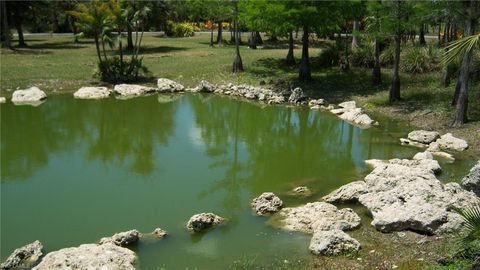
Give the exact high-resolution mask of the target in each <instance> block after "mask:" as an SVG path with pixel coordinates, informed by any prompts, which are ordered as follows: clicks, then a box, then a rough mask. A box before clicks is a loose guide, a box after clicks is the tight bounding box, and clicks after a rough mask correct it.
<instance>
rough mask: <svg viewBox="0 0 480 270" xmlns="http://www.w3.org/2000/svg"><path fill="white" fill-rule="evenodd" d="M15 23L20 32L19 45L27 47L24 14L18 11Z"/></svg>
mask: <svg viewBox="0 0 480 270" xmlns="http://www.w3.org/2000/svg"><path fill="white" fill-rule="evenodd" d="M14 23H15V28H17V33H18V46H19V47H26V46H27V43H25V38H24V37H23V27H22V16H21V15H20V14H18V12H16V13H15V16H14Z"/></svg>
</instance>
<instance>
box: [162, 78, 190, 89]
mask: <svg viewBox="0 0 480 270" xmlns="http://www.w3.org/2000/svg"><path fill="white" fill-rule="evenodd" d="M157 87H158V89H157V90H158V91H159V92H181V91H183V90H184V89H185V87H184V86H183V85H181V84H179V83H177V82H175V81H172V80H170V79H165V78H160V79H158V81H157Z"/></svg>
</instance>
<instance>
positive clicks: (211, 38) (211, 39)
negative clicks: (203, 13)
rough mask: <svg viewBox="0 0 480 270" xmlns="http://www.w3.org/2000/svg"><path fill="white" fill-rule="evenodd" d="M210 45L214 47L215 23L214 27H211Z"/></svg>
mask: <svg viewBox="0 0 480 270" xmlns="http://www.w3.org/2000/svg"><path fill="white" fill-rule="evenodd" d="M210 47H212V48H213V24H212V27H211V28H210Z"/></svg>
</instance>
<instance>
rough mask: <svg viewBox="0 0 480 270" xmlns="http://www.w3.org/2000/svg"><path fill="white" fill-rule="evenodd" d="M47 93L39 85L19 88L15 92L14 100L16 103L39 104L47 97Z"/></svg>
mask: <svg viewBox="0 0 480 270" xmlns="http://www.w3.org/2000/svg"><path fill="white" fill-rule="evenodd" d="M46 98H47V95H46V94H45V92H43V91H42V90H40V89H39V88H38V87H35V86H33V87H30V88H28V89H24V90H17V91H15V92H13V95H12V102H13V103H14V104H15V105H24V104H25V105H34V106H35V105H39V104H41V101H42V100H44V99H46Z"/></svg>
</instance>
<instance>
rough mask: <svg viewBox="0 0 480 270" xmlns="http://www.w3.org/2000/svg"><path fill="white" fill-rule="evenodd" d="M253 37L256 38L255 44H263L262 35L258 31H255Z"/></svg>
mask: <svg viewBox="0 0 480 270" xmlns="http://www.w3.org/2000/svg"><path fill="white" fill-rule="evenodd" d="M255 37H256V38H257V44H258V45H262V44H263V40H262V35H260V32H258V31H256V32H255Z"/></svg>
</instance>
